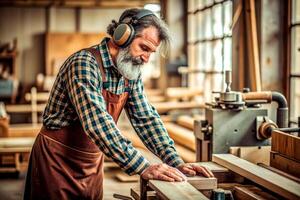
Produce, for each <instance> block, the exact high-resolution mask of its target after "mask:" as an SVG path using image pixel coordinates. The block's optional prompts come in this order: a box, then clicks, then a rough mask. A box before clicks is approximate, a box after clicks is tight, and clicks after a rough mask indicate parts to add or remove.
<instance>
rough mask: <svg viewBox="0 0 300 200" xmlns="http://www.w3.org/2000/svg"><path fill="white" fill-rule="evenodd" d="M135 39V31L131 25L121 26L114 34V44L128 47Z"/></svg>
mask: <svg viewBox="0 0 300 200" xmlns="http://www.w3.org/2000/svg"><path fill="white" fill-rule="evenodd" d="M133 37H134V29H133V27H132V26H131V25H130V24H120V25H119V26H118V27H117V28H116V30H115V31H114V34H113V40H114V43H115V44H117V45H118V46H120V47H126V46H128V44H130V42H131V41H132V39H133Z"/></svg>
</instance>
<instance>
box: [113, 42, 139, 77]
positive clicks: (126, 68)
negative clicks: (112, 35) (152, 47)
mask: <svg viewBox="0 0 300 200" xmlns="http://www.w3.org/2000/svg"><path fill="white" fill-rule="evenodd" d="M116 64H117V70H118V71H119V73H120V74H121V75H122V76H124V77H125V78H127V79H129V80H136V79H138V77H139V76H140V74H141V67H142V66H143V64H144V63H143V61H142V59H141V58H140V57H137V58H134V57H132V56H131V55H130V52H129V47H126V48H125V49H120V50H119V53H118V55H117V63H116Z"/></svg>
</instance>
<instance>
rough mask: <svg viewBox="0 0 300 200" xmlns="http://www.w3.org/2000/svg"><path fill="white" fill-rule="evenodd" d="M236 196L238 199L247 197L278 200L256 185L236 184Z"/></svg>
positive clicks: (260, 199)
mask: <svg viewBox="0 0 300 200" xmlns="http://www.w3.org/2000/svg"><path fill="white" fill-rule="evenodd" d="M234 196H235V198H237V199H247V200H257V199H259V200H276V199H278V198H275V197H274V196H272V195H270V194H269V193H266V192H264V191H263V190H261V189H260V188H258V187H255V186H250V185H249V186H235V187H234Z"/></svg>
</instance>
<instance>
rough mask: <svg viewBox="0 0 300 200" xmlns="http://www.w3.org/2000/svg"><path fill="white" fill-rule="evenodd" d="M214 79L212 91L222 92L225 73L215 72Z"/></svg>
mask: <svg viewBox="0 0 300 200" xmlns="http://www.w3.org/2000/svg"><path fill="white" fill-rule="evenodd" d="M212 81H213V84H212V85H213V88H212V91H214V92H221V91H222V83H223V74H214V75H213V80H212Z"/></svg>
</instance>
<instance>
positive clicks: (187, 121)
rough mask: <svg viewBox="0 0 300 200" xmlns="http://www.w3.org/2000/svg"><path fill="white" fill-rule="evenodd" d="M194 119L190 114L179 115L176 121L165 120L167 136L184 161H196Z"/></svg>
mask: <svg viewBox="0 0 300 200" xmlns="http://www.w3.org/2000/svg"><path fill="white" fill-rule="evenodd" d="M194 120H195V118H193V117H191V116H185V115H183V116H179V117H178V118H177V120H176V123H172V122H166V123H165V127H166V129H167V131H168V133H169V136H170V137H171V138H172V139H173V140H174V142H175V147H176V149H177V151H178V153H179V155H180V156H181V157H182V159H183V160H184V161H185V162H196V139H195V136H194Z"/></svg>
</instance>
